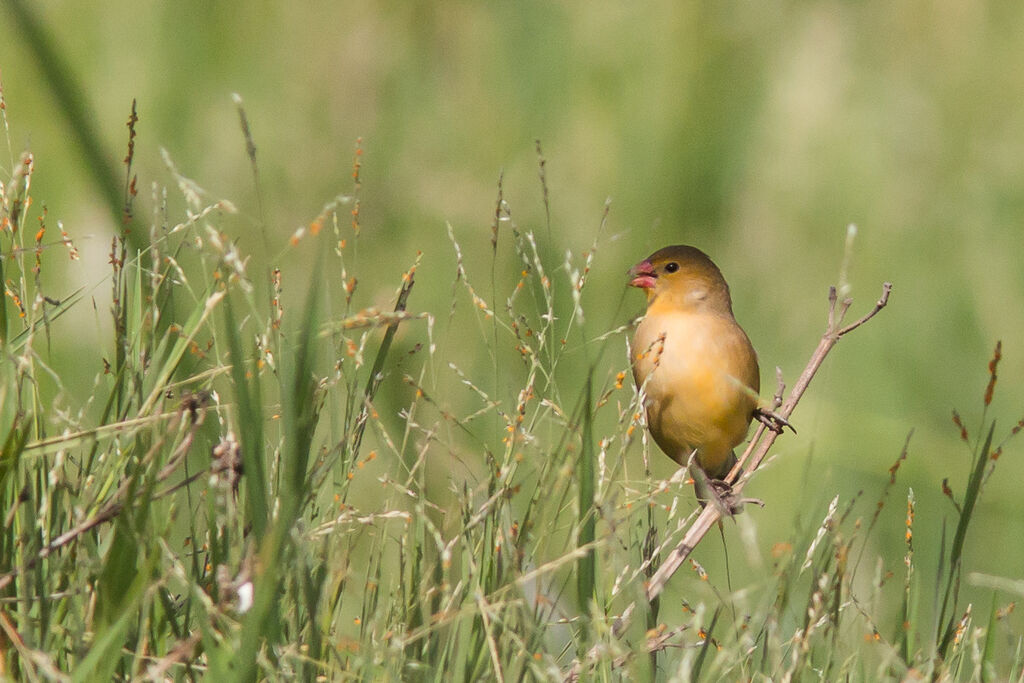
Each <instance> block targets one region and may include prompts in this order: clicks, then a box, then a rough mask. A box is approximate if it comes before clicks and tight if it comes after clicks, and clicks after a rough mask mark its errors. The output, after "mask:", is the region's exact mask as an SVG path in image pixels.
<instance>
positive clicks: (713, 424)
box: [633, 316, 757, 473]
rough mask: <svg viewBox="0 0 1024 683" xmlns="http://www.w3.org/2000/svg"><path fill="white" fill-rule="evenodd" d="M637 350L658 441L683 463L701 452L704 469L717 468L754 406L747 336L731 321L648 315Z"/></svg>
mask: <svg viewBox="0 0 1024 683" xmlns="http://www.w3.org/2000/svg"><path fill="white" fill-rule="evenodd" d="M633 354H634V359H633V360H634V363H633V367H634V374H635V378H636V381H637V384H638V386H643V388H644V393H645V396H646V400H645V408H646V412H647V423H648V427H649V428H650V431H651V434H652V435H653V436H654V438H655V441H657V443H658V445H659V446H660V447H661V449H662V450H664V451H665V452H666V453H667V454H668V455H669V456H670V457H672V458H673V459H674V460H676V461H677V462H680V463H685V462H686V460H687V459H688V458H689V455H690V453H691V452H692V451H693V450H694V449H696V450H697V458H698V462H699V464H700V465H701V467H702V468H704V469H705V470H706V471H708V472H712V473H715V472H718V471H719V469H720V467H721V466H722V464H723V462H724V461H726V460H728V459H731V457H732V449H733V447H734V446H736V444H738V443H739V442H741V441H742V440H743V438H744V437H745V436H746V433H747V428H748V426H749V424H750V419H751V415H752V413H753V409H754V406H755V395H756V394H755V391H756V385H755V387H751V386H750V385H751V384H755V383H756V381H757V380H756V372H757V370H756V368H757V366H756V360H751V359H752V358H753V356H752V354H753V349H751V348H750V342H749V341H748V340H747V339H746V335H744V334H743V332H742V331H741V330H739V328H738V326H736V324H735V322H733V321H731V320H718V319H717V318H710V319H709V318H706V317H697V316H675V317H673V318H671V319H669V320H667V321H666V320H658V321H656V322H651V321H650V319H645V320H644V321H643V322H641V324H640V326H639V327H638V328H637V333H636V338H635V342H634V349H633ZM751 363H753V372H754V376H755V379H751Z"/></svg>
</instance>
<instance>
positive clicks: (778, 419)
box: [754, 406, 796, 434]
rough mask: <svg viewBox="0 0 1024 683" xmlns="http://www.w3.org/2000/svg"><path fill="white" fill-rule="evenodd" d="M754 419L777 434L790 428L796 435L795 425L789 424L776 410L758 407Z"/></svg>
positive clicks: (755, 409)
mask: <svg viewBox="0 0 1024 683" xmlns="http://www.w3.org/2000/svg"><path fill="white" fill-rule="evenodd" d="M754 419H755V420H757V421H758V422H760V423H761V424H763V425H764V426H765V427H767V428H768V429H770V430H772V431H773V432H775V433H776V434H781V433H782V432H783V430H784V429H785V428H786V427H789V428H790V430H791V431H792V432H793V433H794V434H796V429H795V428H794V427H793V425H791V424H789V421H788V420H787V419H786V418H784V417H782V416H781V415H779V414H778V413H776V412H775V411H774V410H766V409H764V408H761V407H760V406H758V407H757V408H754Z"/></svg>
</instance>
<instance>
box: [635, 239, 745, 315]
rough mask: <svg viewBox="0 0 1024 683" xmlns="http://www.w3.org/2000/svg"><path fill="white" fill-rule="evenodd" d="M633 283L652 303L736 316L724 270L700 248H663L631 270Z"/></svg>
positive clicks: (676, 246) (680, 245)
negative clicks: (709, 310) (721, 312)
mask: <svg viewBox="0 0 1024 683" xmlns="http://www.w3.org/2000/svg"><path fill="white" fill-rule="evenodd" d="M629 278H630V280H629V284H630V285H631V286H633V287H639V288H640V289H642V290H644V292H646V294H647V301H648V304H653V303H654V302H655V301H656V300H657V301H659V303H664V304H668V305H674V306H678V307H680V308H682V309H692V308H711V309H714V310H719V311H723V312H728V313H729V314H731V313H732V299H731V298H730V296H729V285H728V284H726V282H725V278H724V277H723V276H722V271H720V270H719V269H718V266H716V265H715V264H714V262H713V261H712V260H711V259H710V258H708V255H707V254H705V253H704V252H703V251H701V250H700V249H697V248H696V247H690V246H686V245H683V244H676V245H673V246H670V247H665V248H664V249H659V250H658V251H656V252H654V253H653V254H651V255H650V256H648V257H647V258H645V259H644V260H643V261H641V262H640V263H638V264H636V265H635V266H633V267H632V268H630V270H629Z"/></svg>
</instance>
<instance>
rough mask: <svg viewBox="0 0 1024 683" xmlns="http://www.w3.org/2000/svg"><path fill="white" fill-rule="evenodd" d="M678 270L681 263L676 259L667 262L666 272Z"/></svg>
mask: <svg viewBox="0 0 1024 683" xmlns="http://www.w3.org/2000/svg"><path fill="white" fill-rule="evenodd" d="M677 270H679V264H678V263H676V262H675V261H672V262H670V263H666V264H665V272H666V273H674V272H676V271H677Z"/></svg>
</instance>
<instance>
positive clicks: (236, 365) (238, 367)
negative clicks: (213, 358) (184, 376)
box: [224, 297, 270, 541]
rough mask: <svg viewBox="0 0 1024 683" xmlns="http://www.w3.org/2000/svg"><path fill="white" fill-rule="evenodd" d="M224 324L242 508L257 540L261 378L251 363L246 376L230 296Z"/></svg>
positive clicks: (261, 518)
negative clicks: (234, 407) (250, 371)
mask: <svg viewBox="0 0 1024 683" xmlns="http://www.w3.org/2000/svg"><path fill="white" fill-rule="evenodd" d="M224 326H225V331H226V336H227V339H228V355H229V358H230V359H231V383H232V386H233V387H234V390H235V402H236V404H237V406H238V410H237V416H238V430H239V434H238V436H239V439H241V446H242V448H241V450H242V472H243V473H244V476H243V477H242V480H243V481H244V482H245V509H246V516H247V518H248V521H249V522H250V523H251V524H252V530H253V534H254V535H255V538H256V539H257V541H259V540H261V539H262V538H263V537H264V535H265V534H266V530H267V520H268V519H269V518H270V506H269V504H268V502H267V491H268V487H267V475H266V469H265V467H264V463H263V458H264V452H265V449H264V444H263V415H262V413H261V410H260V406H261V405H262V403H261V401H260V378H259V375H258V374H257V372H258V371H257V369H256V367H255V366H253V379H252V382H250V381H249V379H248V378H247V377H246V365H247V364H246V360H247V358H246V356H245V354H244V352H243V351H242V341H241V335H240V334H239V333H238V327H237V325H236V323H235V312H234V308H233V306H232V303H231V297H225V299H224Z"/></svg>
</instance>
